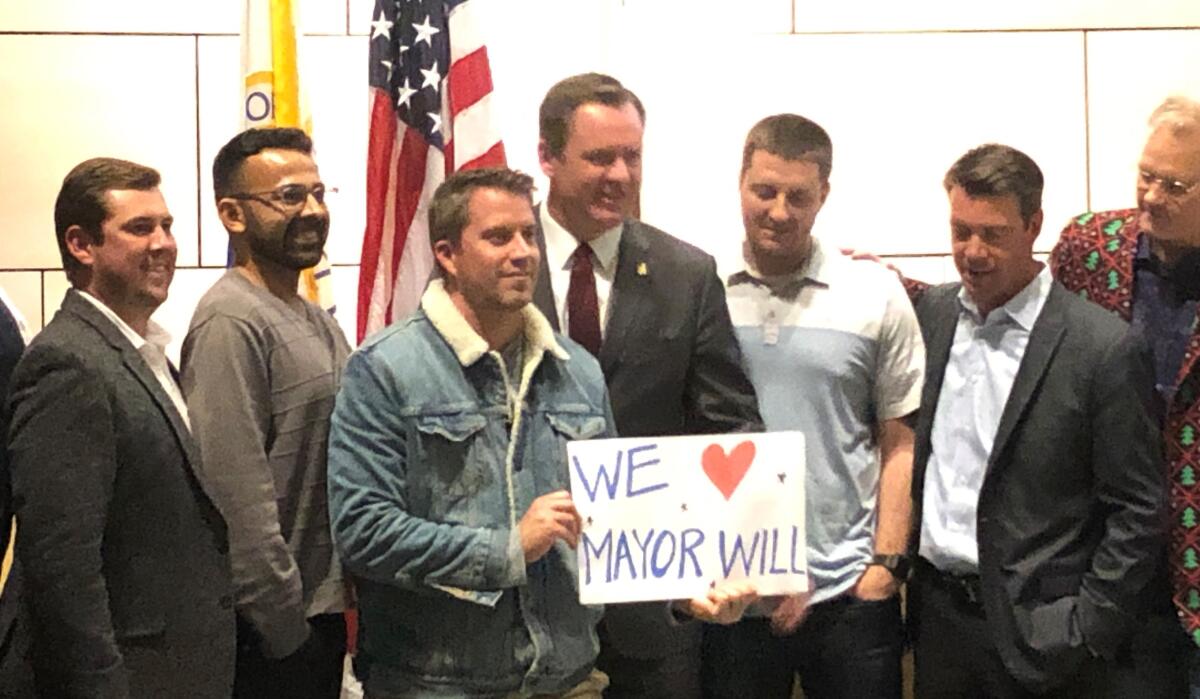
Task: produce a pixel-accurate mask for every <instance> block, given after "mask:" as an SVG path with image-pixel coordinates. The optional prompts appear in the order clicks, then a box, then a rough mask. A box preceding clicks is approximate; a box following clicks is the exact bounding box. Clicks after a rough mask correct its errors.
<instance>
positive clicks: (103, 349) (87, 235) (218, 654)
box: [8, 158, 234, 699]
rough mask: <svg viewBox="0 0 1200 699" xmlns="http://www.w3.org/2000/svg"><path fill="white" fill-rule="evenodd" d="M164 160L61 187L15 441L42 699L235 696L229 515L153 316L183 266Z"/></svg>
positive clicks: (88, 165)
mask: <svg viewBox="0 0 1200 699" xmlns="http://www.w3.org/2000/svg"><path fill="white" fill-rule="evenodd" d="M158 183H159V175H158V173H157V172H155V171H154V170H152V169H150V168H148V167H145V166H142V165H138V164H135V163H130V162H127V161H123V160H114V159H111V158H96V159H93V160H88V161H86V162H83V163H81V164H80V165H78V166H77V167H76V168H75V169H73V170H72V171H71V172H70V174H68V175H67V177H66V179H65V180H64V181H63V186H62V189H61V190H60V191H59V195H58V200H57V201H56V203H55V210H54V223H55V230H56V234H57V240H58V245H59V251H60V253H61V255H62V260H63V266H64V267H65V269H66V272H67V276H68V278H69V279H70V281H71V284H72V287H73V288H72V289H71V290H69V291H68V292H67V296H66V299H65V300H64V301H63V305H62V309H61V310H60V311H59V312H58V314H57V315H55V316H54V320H52V321H51V322H50V324H49V325H47V326H46V328H45V329H44V330H43V331H42V332H41V333H40V334H39V335H38V336H37V337H36V338H35V339H34V340H33V342H32V343H30V345H29V348H28V349H27V350H26V352H25V354H24V356H23V357H22V358H21V361H20V362H19V363H18V364H17V367H16V370H15V372H14V374H13V379H12V395H11V398H10V408H11V411H10V414H11V416H12V423H11V427H10V430H9V434H8V447H9V453H10V457H11V469H12V490H13V500H14V503H15V504H16V507H15V510H16V515H17V520H18V522H19V527H20V535H19V536H18V537H17V558H18V559H19V561H20V563H21V566H22V569H23V571H24V574H25V587H24V598H25V601H26V603H27V604H28V606H29V609H30V611H31V615H32V618H31V624H30V628H31V630H32V662H33V666H34V673H35V680H36V684H37V690H36V691H37V694H38V696H45V697H55V698H62V697H67V698H73V697H79V698H80V699H82V698H84V697H87V698H89V699H91V698H95V697H114V698H125V697H137V698H141V697H144V698H146V699H151V698H154V699H160V698H161V697H172V699H181V698H184V697H195V698H198V699H199V698H205V699H208V698H211V699H218V698H220V699H227V698H228V697H229V695H230V692H231V690H232V687H233V661H234V617H233V598H232V591H233V590H232V581H231V579H230V571H229V559H228V555H227V552H228V544H227V542H226V532H225V523H224V520H223V519H222V518H221V515H220V514H219V513H218V511H217V509H216V508H215V507H214V506H213V503H212V501H211V500H210V499H209V497H208V495H207V494H206V493H205V492H204V490H203V489H202V488H201V485H200V482H199V481H198V479H197V473H198V472H199V469H200V455H199V454H198V453H197V450H196V447H195V443H194V442H193V441H192V436H191V431H190V429H189V427H188V413H187V408H186V406H185V405H184V403H183V397H182V395H181V393H180V390H179V386H178V385H177V384H176V382H175V381H176V380H175V377H174V369H173V368H172V367H171V366H170V363H169V362H168V360H167V357H166V354H165V353H164V352H163V347H164V346H165V344H166V340H167V338H166V337H165V333H164V332H163V330H162V329H161V328H159V327H158V326H157V325H156V324H155V323H154V322H153V321H151V320H150V315H151V314H152V313H153V312H154V310H155V309H156V308H158V306H159V305H160V304H161V303H162V302H163V301H164V300H165V299H166V298H167V289H168V287H169V286H170V284H171V279H172V277H173V275H174V271H175V255H176V249H175V240H174V238H173V237H172V235H171V223H172V218H171V214H170V212H169V211H168V210H167V206H166V203H165V202H164V201H163V197H162V194H161V193H160V192H159V190H158Z"/></svg>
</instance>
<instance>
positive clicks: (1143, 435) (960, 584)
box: [910, 145, 1177, 698]
mask: <svg viewBox="0 0 1200 699" xmlns="http://www.w3.org/2000/svg"><path fill="white" fill-rule="evenodd" d="M945 187H946V191H947V193H948V194H949V198H950V227H951V246H952V249H953V253H954V261H955V265H956V266H957V268H958V271H959V274H960V275H961V277H962V283H961V284H948V285H944V286H940V287H934V288H932V289H930V290H929V291H927V292H926V293H925V294H924V295H923V296H922V297H921V299H920V301H919V302H918V304H917V316H918V320H919V321H920V324H921V329H922V333H923V335H924V337H925V344H926V348H927V369H926V372H925V376H926V383H925V389H924V392H923V395H922V401H921V409H920V419H919V422H918V425H917V431H916V455H915V461H914V470H913V471H914V472H913V495H914V506H915V514H914V517H913V520H914V522H915V523H916V526H917V528H918V531H917V533H916V534H915V535H914V536H913V537H912V541H914V542H917V543H916V547H917V552H918V553H919V555H920V558H919V559H918V564H917V566H916V571H915V578H914V581H913V584H912V587H911V590H910V616H911V618H912V622H913V630H914V651H915V661H916V691H917V694H918V696H921V697H923V698H924V697H961V696H979V697H1004V698H1008V697H1029V696H1064V697H1105V696H1111V697H1131V696H1137V697H1150V696H1177V694H1175V693H1172V692H1173V690H1172V688H1170V687H1168V686H1166V685H1167V684H1169V681H1168V679H1167V678H1163V677H1153V676H1149V675H1148V674H1147V673H1145V672H1142V673H1139V672H1138V671H1137V670H1136V669H1135V668H1140V667H1145V663H1144V662H1143V659H1141V658H1139V655H1143V654H1147V653H1153V652H1154V650H1153V649H1150V648H1146V647H1144V646H1143V645H1140V644H1135V643H1132V642H1131V639H1132V637H1133V635H1134V631H1135V630H1136V628H1137V627H1138V626H1139V623H1140V621H1141V620H1142V619H1143V618H1144V617H1145V615H1146V613H1147V612H1148V611H1149V610H1150V608H1151V604H1152V601H1153V599H1154V597H1155V595H1156V593H1157V594H1158V595H1159V596H1160V597H1161V596H1162V594H1163V593H1161V592H1157V591H1156V590H1155V589H1154V584H1153V583H1154V581H1155V580H1156V579H1157V578H1156V575H1155V574H1156V572H1157V569H1158V568H1159V563H1160V560H1161V556H1162V551H1163V544H1164V531H1165V524H1166V523H1165V513H1166V509H1165V508H1166V490H1165V488H1166V482H1165V479H1164V478H1163V462H1162V445H1161V436H1160V432H1159V429H1158V427H1157V422H1156V419H1155V412H1156V409H1155V407H1154V406H1155V403H1154V399H1153V394H1152V390H1153V385H1154V384H1153V373H1152V368H1151V365H1150V360H1149V354H1148V348H1147V347H1146V346H1145V344H1144V343H1143V342H1142V341H1141V340H1140V339H1138V338H1136V337H1135V336H1133V335H1131V334H1129V333H1128V332H1127V328H1126V326H1125V324H1124V323H1123V322H1121V321H1120V320H1119V319H1117V318H1116V316H1113V315H1110V314H1108V313H1106V312H1104V311H1102V310H1100V309H1098V308H1097V307H1096V306H1094V305H1092V304H1090V303H1088V302H1087V301H1085V300H1083V299H1081V298H1079V297H1078V296H1076V295H1074V294H1071V293H1069V292H1067V291H1066V290H1065V289H1064V288H1063V287H1062V286H1061V285H1060V284H1059V283H1058V282H1055V281H1053V280H1052V279H1051V277H1050V273H1049V270H1048V269H1046V267H1045V265H1043V264H1042V263H1041V262H1038V261H1036V260H1035V259H1034V258H1033V255H1032V251H1033V245H1034V241H1035V239H1036V238H1037V234H1038V232H1039V230H1040V228H1041V223H1042V211H1041V193H1042V174H1041V171H1040V170H1039V168H1038V166H1037V165H1036V164H1035V163H1034V162H1033V160H1032V159H1030V158H1029V157H1028V156H1027V155H1025V154H1024V153H1021V152H1020V151H1017V150H1015V149H1013V148H1010V147H1007V146H1000V145H985V146H980V147H979V148H976V149H974V150H972V151H970V152H968V153H967V154H966V155H964V156H963V157H962V158H960V159H959V160H958V162H956V163H955V164H954V165H953V166H952V167H951V168H950V171H949V173H948V174H947V175H946V179H945ZM1162 599H1165V597H1162ZM1160 606H1161V605H1160ZM1150 674H1153V673H1150Z"/></svg>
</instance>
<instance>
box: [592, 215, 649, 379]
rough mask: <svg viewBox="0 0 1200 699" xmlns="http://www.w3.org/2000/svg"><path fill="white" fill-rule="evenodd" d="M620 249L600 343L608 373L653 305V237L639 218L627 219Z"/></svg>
mask: <svg viewBox="0 0 1200 699" xmlns="http://www.w3.org/2000/svg"><path fill="white" fill-rule="evenodd" d="M618 250H619V252H618V253H617V273H616V275H615V276H614V277H613V285H612V291H610V292H609V294H610V295H609V299H608V319H607V322H606V325H605V332H604V341H603V342H602V343H601V344H600V368H601V369H603V370H604V374H605V375H606V376H608V375H609V374H610V373H611V372H612V369H613V368H614V367H615V366H616V365H617V362H618V360H619V359H620V354H621V352H622V351H624V350H625V349H628V347H629V346H630V342H629V341H628V339H627V338H628V336H629V335H630V333H631V332H632V330H633V328H634V326H635V325H636V324H637V320H638V319H639V318H640V319H642V320H643V321H644V320H645V318H646V314H648V313H649V309H650V307H651V306H653V303H652V301H651V299H650V292H651V290H652V289H653V284H654V281H653V280H654V276H653V270H654V265H653V264H652V260H650V241H649V240H648V239H647V238H646V232H645V231H644V230H643V229H642V227H641V226H640V225H638V223H637V222H636V221H626V222H625V230H623V231H621V243H620V246H619V248H618Z"/></svg>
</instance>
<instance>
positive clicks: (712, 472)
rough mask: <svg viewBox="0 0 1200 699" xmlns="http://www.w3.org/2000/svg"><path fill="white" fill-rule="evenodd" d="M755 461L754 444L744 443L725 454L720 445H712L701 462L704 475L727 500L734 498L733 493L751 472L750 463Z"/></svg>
mask: <svg viewBox="0 0 1200 699" xmlns="http://www.w3.org/2000/svg"><path fill="white" fill-rule="evenodd" d="M752 461H754V442H749V441H747V442H742V443H741V444H739V445H737V446H736V447H734V448H733V451H731V452H729V454H728V455H726V454H725V450H724V449H722V448H721V445H720V444H710V445H708V447H707V448H706V449H705V450H704V454H703V456H701V457H700V462H701V463H702V464H704V473H705V475H707V476H708V480H710V481H712V484H713V485H715V486H717V490H719V491H721V494H722V495H724V496H725V499H726V500H728V499H729V498H731V497H733V491H735V490H737V487H738V485H739V484H740V483H741V482H742V478H745V476H746V471H749V470H750V462H752Z"/></svg>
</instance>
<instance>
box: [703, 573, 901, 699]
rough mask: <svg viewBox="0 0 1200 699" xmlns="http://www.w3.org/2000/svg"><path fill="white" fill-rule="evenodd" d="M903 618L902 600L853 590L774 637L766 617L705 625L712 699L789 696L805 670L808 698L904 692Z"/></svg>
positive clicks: (707, 692) (880, 698)
mask: <svg viewBox="0 0 1200 699" xmlns="http://www.w3.org/2000/svg"><path fill="white" fill-rule="evenodd" d="M903 646H904V634H903V622H902V621H901V618H900V600H899V598H898V597H892V598H891V599H887V600H882V601H875V602H870V601H865V600H860V599H857V598H855V597H852V596H850V595H845V596H843V597H839V598H838V599H834V600H830V601H828V602H822V603H821V604H818V605H816V606H814V607H813V608H812V610H810V612H809V615H808V618H807V619H805V620H804V623H803V624H802V625H801V626H800V628H798V629H797V630H796V631H795V632H794V633H792V634H791V635H788V636H776V635H775V634H774V633H773V632H772V631H771V624H770V621H769V620H767V619H745V620H743V621H741V622H739V623H737V624H734V625H732V626H716V625H710V626H707V627H706V628H705V630H704V696H705V698H706V699H735V698H739V699H740V698H743V697H755V698H756V699H758V698H761V699H774V698H776V697H777V698H779V699H789V698H790V697H791V696H792V683H793V681H794V675H795V674H797V673H799V675H800V684H801V686H802V687H803V688H804V696H805V697H807V698H808V699H826V698H831V697H845V698H846V699H860V698H865V697H870V698H871V699H889V698H893V697H894V698H896V699H898V698H899V697H900V656H901V654H902V652H903Z"/></svg>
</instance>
